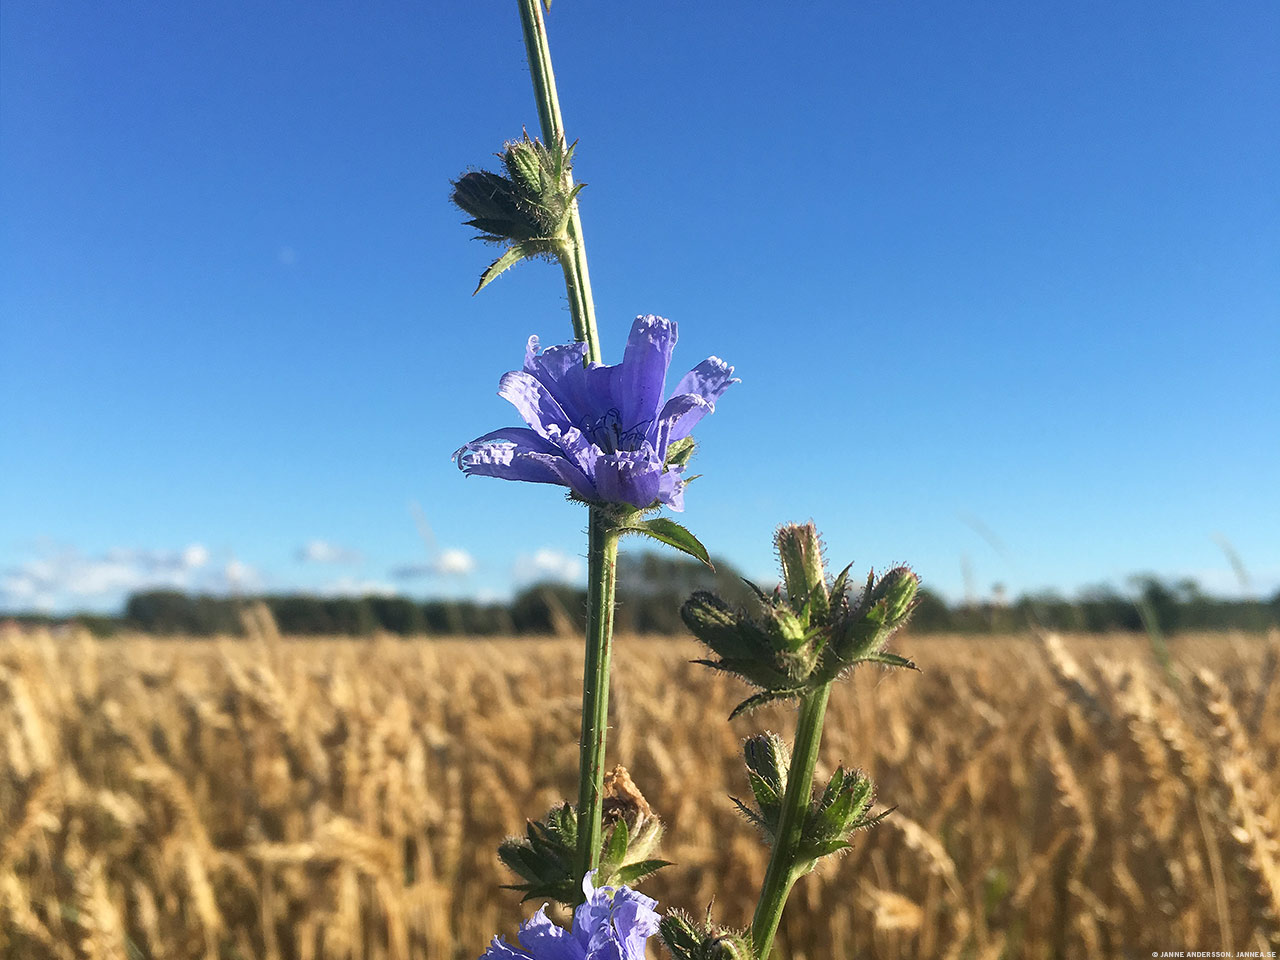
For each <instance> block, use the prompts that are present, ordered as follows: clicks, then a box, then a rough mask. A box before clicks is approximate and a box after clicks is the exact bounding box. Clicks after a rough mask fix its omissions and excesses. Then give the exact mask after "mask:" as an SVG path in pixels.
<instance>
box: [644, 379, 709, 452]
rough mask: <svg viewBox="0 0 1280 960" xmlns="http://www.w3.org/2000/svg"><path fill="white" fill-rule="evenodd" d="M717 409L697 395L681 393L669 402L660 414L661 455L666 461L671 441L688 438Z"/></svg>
mask: <svg viewBox="0 0 1280 960" xmlns="http://www.w3.org/2000/svg"><path fill="white" fill-rule="evenodd" d="M715 409H716V408H715V404H712V403H709V402H708V401H706V400H703V399H702V397H700V396H698V395H697V394H696V393H681V394H678V395H676V396H674V397H672V398H671V399H670V400H668V401H667V402H666V403H665V404H664V405H663V407H662V412H661V413H659V414H658V437H657V440H658V443H657V447H658V452H659V454H660V455H661V456H662V457H663V458H664V459H665V457H666V455H667V446H668V445H669V444H670V443H671V441H672V440H682V439H684V438H685V437H687V436H688V435H689V434H690V433H692V432H693V428H694V427H695V426H697V425H698V421H699V420H701V419H702V418H703V417H704V416H706V415H707V414H708V413H714V412H715Z"/></svg>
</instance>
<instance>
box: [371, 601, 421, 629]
mask: <svg viewBox="0 0 1280 960" xmlns="http://www.w3.org/2000/svg"><path fill="white" fill-rule="evenodd" d="M365 602H366V603H368V604H369V609H370V610H371V611H372V612H373V619H374V621H375V622H376V623H377V625H378V626H379V627H381V628H382V629H383V630H387V631H389V632H390V633H398V634H399V635H400V636H402V637H409V636H414V635H417V634H421V633H426V632H427V621H426V618H425V617H424V616H423V614H422V607H421V606H420V605H419V604H417V603H414V602H413V601H412V600H410V599H408V598H407V597H380V596H369V597H365Z"/></svg>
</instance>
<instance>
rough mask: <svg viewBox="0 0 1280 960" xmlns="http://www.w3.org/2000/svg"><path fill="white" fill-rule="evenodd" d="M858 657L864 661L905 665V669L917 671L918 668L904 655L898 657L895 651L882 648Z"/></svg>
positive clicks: (896, 665)
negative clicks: (889, 651)
mask: <svg viewBox="0 0 1280 960" xmlns="http://www.w3.org/2000/svg"><path fill="white" fill-rule="evenodd" d="M858 659H860V660H862V661H864V662H866V663H883V664H885V665H886V666H890V667H905V668H906V669H907V670H915V671H916V672H919V670H920V668H919V667H917V666H916V665H915V663H913V662H912V661H910V660H908V659H907V658H906V657H900V656H898V655H897V654H896V653H885V651H883V650H877V651H876V652H875V653H869V654H867V655H866V656H864V657H859V658H858Z"/></svg>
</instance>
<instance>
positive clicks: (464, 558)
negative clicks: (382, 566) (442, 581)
mask: <svg viewBox="0 0 1280 960" xmlns="http://www.w3.org/2000/svg"><path fill="white" fill-rule="evenodd" d="M475 568H476V561H475V557H473V556H471V554H469V553H468V552H467V551H466V550H460V549H458V548H457V547H451V548H449V549H447V550H441V551H440V552H439V553H437V554H436V555H435V556H434V557H433V558H432V559H431V560H430V561H428V562H427V563H406V564H402V565H400V566H398V567H395V568H393V569H392V571H391V576H393V577H395V578H396V579H397V580H422V579H426V578H429V577H465V576H468V575H469V574H470V573H471V572H472V571H474V570H475Z"/></svg>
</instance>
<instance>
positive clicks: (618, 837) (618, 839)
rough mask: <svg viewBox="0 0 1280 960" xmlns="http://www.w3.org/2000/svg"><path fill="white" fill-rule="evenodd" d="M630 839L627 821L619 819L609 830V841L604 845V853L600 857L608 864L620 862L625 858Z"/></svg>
mask: <svg viewBox="0 0 1280 960" xmlns="http://www.w3.org/2000/svg"><path fill="white" fill-rule="evenodd" d="M630 839H631V838H630V834H629V832H628V831H627V821H625V820H619V821H618V822H617V823H615V824H614V825H613V829H612V830H611V831H609V841H608V843H607V844H606V845H605V849H604V853H603V855H602V856H601V857H600V859H601V860H603V861H604V862H605V863H607V864H610V865H613V864H617V863H622V861H623V860H624V859H626V856H627V844H628V843H629V842H630Z"/></svg>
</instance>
